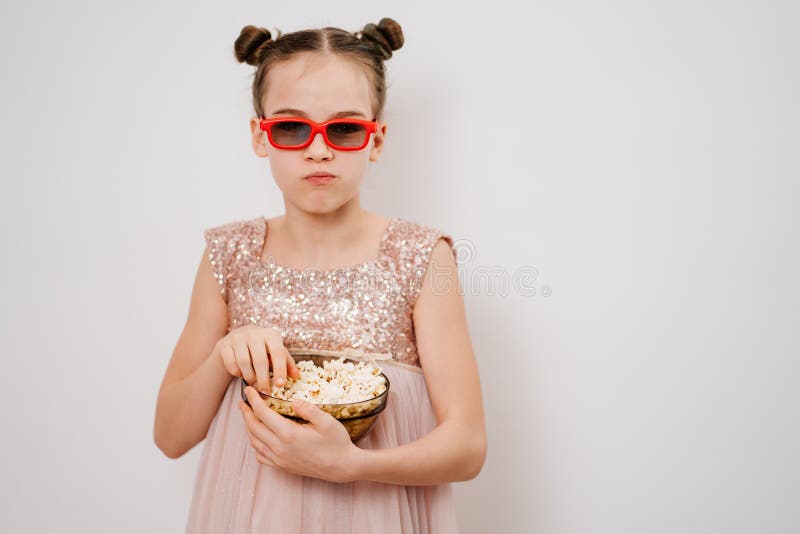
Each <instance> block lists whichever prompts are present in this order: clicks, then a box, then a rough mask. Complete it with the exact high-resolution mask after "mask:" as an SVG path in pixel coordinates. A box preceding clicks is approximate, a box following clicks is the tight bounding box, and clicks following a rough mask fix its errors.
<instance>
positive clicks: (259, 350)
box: [212, 325, 300, 393]
mask: <svg viewBox="0 0 800 534" xmlns="http://www.w3.org/2000/svg"><path fill="white" fill-rule="evenodd" d="M212 354H213V356H214V357H218V358H221V359H222V363H223V365H224V366H225V369H226V370H227V371H228V372H229V373H230V374H231V375H232V376H237V377H242V378H244V380H245V382H247V383H248V384H250V385H253V384H255V385H256V386H257V387H258V389H259V390H261V391H263V392H265V393H268V392H269V391H271V384H270V380H269V369H270V367H272V378H273V380H274V381H275V385H277V386H278V387H280V386H283V385H284V384H286V376H287V372H288V376H290V377H292V378H300V371H299V370H298V369H297V366H296V365H295V361H294V358H292V356H291V354H289V351H288V350H286V347H284V346H283V336H282V335H281V333H280V331H278V330H276V329H275V328H265V327H263V326H258V325H246V326H242V327H239V328H235V329H233V330H231V331H230V332H228V335H226V336H225V337H223V338H222V339H220V340H219V341H217V344H216V345H215V346H214V352H213V353H212Z"/></svg>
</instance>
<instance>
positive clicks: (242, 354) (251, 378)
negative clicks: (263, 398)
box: [233, 340, 256, 384]
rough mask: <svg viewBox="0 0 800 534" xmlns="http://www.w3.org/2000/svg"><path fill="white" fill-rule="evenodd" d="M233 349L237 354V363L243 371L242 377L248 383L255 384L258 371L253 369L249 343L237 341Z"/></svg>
mask: <svg viewBox="0 0 800 534" xmlns="http://www.w3.org/2000/svg"><path fill="white" fill-rule="evenodd" d="M233 351H234V353H235V354H236V365H238V366H239V369H241V371H242V378H244V380H245V382H247V383H248V384H253V382H255V381H256V373H255V371H254V370H253V364H252V362H251V361H250V358H251V356H250V350H249V349H248V348H247V343H245V342H244V341H243V340H242V341H235V342H234V344H233Z"/></svg>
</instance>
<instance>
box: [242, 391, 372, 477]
mask: <svg viewBox="0 0 800 534" xmlns="http://www.w3.org/2000/svg"><path fill="white" fill-rule="evenodd" d="M245 395H247V399H248V400H249V402H250V406H252V407H253V408H251V407H250V406H248V405H247V403H245V402H244V401H241V400H240V401H239V408H240V409H241V411H242V415H243V416H244V420H245V424H246V427H247V433H248V434H249V435H250V443H251V444H252V446H253V448H254V449H255V450H256V458H257V459H258V461H259V463H261V464H264V465H268V466H270V467H278V468H281V469H284V470H286V471H289V472H291V473H295V474H297V475H303V476H307V477H314V478H321V479H323V480H328V481H331V482H351V481H353V480H355V479H356V478H357V477H356V474H355V469H354V466H355V465H356V459H357V457H358V455H359V453H360V452H361V449H359V448H358V447H357V446H356V445H355V444H354V443H353V442H352V441H350V435H349V434H348V433H347V429H346V428H345V427H344V426H343V425H342V424H341V423H340V422H339V421H337V420H336V419H335V418H334V417H333V416H332V415H330V414H328V413H326V412H323V411H322V410H320V409H319V408H317V407H316V406H315V405H314V403H312V402H305V401H303V400H301V399H294V400H293V401H292V408H293V409H294V411H295V413H296V414H297V415H298V416H300V417H302V418H303V419H305V420H306V421H309V423H308V424H302V423H297V422H295V421H292V420H291V419H287V418H285V417H283V416H282V415H280V414H278V413H277V412H275V411H273V410H272V409H270V408H269V407H268V406H267V405H265V404H264V400H263V399H262V398H261V397H260V396H259V395H258V393H257V392H256V391H255V390H254V389H253V388H252V387H246V388H245Z"/></svg>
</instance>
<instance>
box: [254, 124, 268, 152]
mask: <svg viewBox="0 0 800 534" xmlns="http://www.w3.org/2000/svg"><path fill="white" fill-rule="evenodd" d="M258 123H259V119H258V118H256V117H254V118H252V119H250V135H251V136H252V138H253V139H252V142H253V152H255V154H256V156H258V157H259V158H266V157H268V155H269V154H268V153H267V143H268V142H269V141H268V140H267V137H266V136H267V132H265V131H264V130H262V129H261V128H259V127H258Z"/></svg>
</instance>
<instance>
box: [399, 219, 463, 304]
mask: <svg viewBox="0 0 800 534" xmlns="http://www.w3.org/2000/svg"><path fill="white" fill-rule="evenodd" d="M387 234H388V235H387V239H386V249H385V250H386V253H387V255H388V256H389V258H391V259H392V261H393V262H394V263H395V266H396V272H397V273H398V275H399V278H400V283H401V287H402V288H403V290H404V291H406V292H407V293H406V297H407V298H408V302H409V304H410V305H411V306H412V307H413V305H414V303H415V302H416V300H417V298H418V297H419V293H420V290H421V288H422V282H423V280H424V278H425V273H426V271H427V270H428V265H429V264H430V262H431V256H432V253H433V249H434V248H435V246H436V244H437V243H438V242H439V240H440V239H442V240H444V241H445V243H446V244H447V246H448V248H449V249H450V252H451V253H452V255H453V260H454V262H455V263H456V264H457V263H458V254H457V250H456V243H455V241H454V239H453V236H452V234H451V233H450V232H448V231H446V230H443V229H441V228H439V227H436V226H431V225H427V224H422V223H419V222H416V221H411V220H408V219H403V218H395V219H393V220H392V222H391V224H390V225H389V231H388V232H387Z"/></svg>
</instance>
